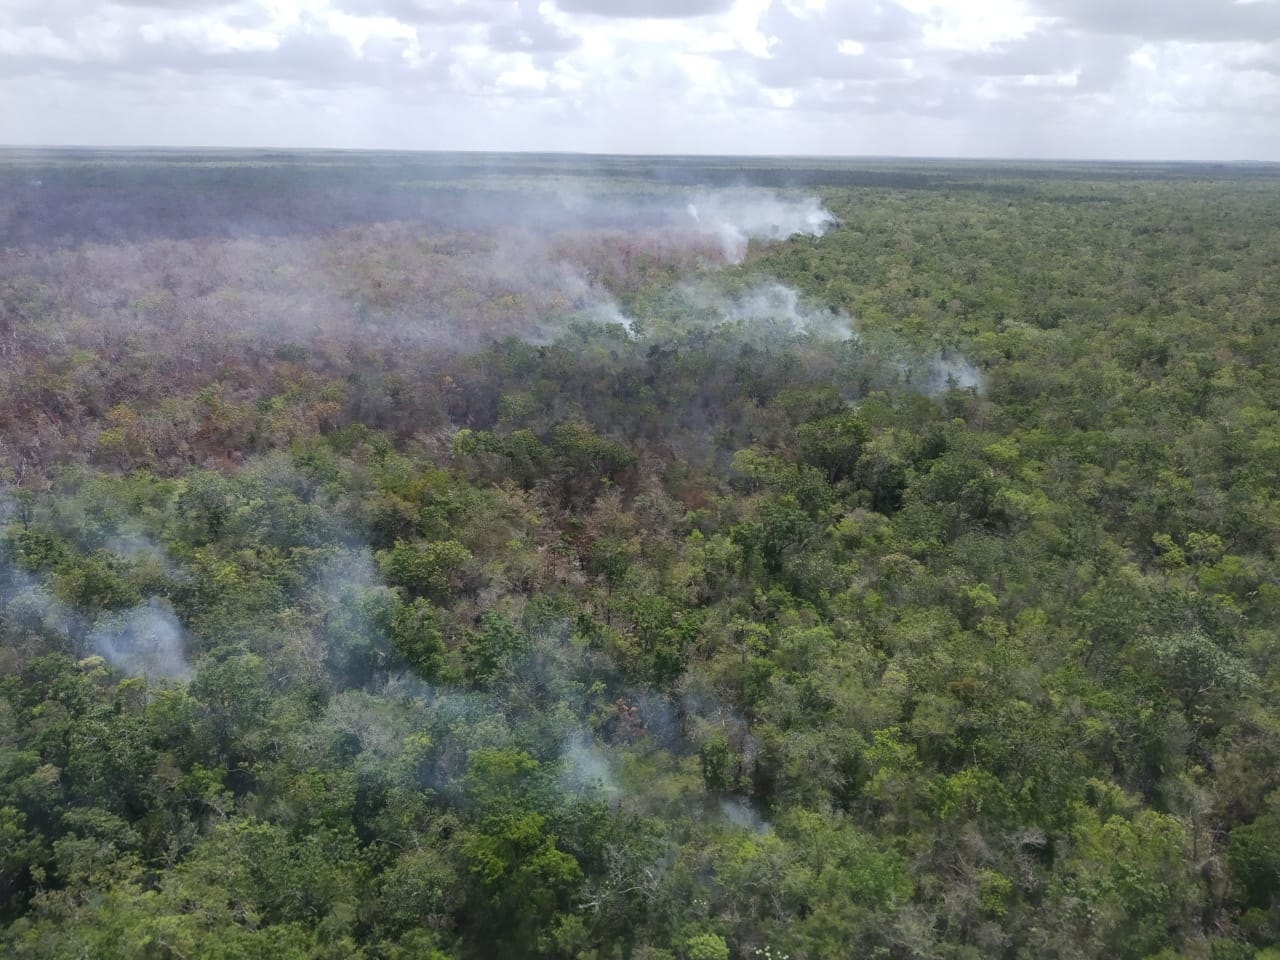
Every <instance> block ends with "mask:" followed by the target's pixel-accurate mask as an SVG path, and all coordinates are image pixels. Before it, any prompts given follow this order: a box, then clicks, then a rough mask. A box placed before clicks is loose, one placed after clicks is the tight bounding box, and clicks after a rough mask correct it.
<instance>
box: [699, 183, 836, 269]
mask: <svg viewBox="0 0 1280 960" xmlns="http://www.w3.org/2000/svg"><path fill="white" fill-rule="evenodd" d="M686 209H687V211H688V214H689V219H690V220H692V221H693V224H694V228H695V229H696V230H698V231H699V232H701V233H703V234H705V235H707V236H712V237H715V238H716V239H717V240H719V242H720V247H721V249H722V250H723V252H724V257H725V259H726V260H728V261H729V262H730V263H742V261H743V260H745V259H746V256H747V247H748V245H749V244H750V242H751V241H752V240H765V241H773V240H786V239H788V238H789V237H795V236H804V237H821V236H822V235H823V234H824V233H826V232H827V228H828V227H830V226H831V225H832V224H833V223H835V222H836V218H835V217H834V216H833V215H832V213H831V211H829V210H827V208H826V207H824V206H823V205H822V201H820V200H819V199H818V198H817V197H805V198H804V199H801V200H792V199H788V198H786V197H783V196H782V195H780V194H778V193H775V192H773V191H768V190H756V189H742V190H718V191H716V192H714V193H704V194H699V195H697V196H695V197H693V198H692V199H691V200H690V201H689V205H688V207H687V208H686Z"/></svg>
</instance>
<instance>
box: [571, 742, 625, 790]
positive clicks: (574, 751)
mask: <svg viewBox="0 0 1280 960" xmlns="http://www.w3.org/2000/svg"><path fill="white" fill-rule="evenodd" d="M560 764H561V773H560V782H561V785H562V787H563V788H564V789H565V791H566V792H568V793H576V792H580V791H582V790H584V789H587V790H603V791H604V792H605V793H606V794H608V795H609V796H614V795H616V794H617V793H618V784H617V781H616V780H615V779H614V776H613V767H612V764H611V763H610V761H609V756H608V754H606V753H605V751H604V750H603V749H602V748H601V747H600V746H598V745H597V744H595V743H593V742H592V741H591V740H590V739H589V738H588V737H587V735H586V734H583V733H574V734H572V735H570V736H569V738H568V739H567V740H566V741H565V745H564V750H563V752H562V753H561V754H560Z"/></svg>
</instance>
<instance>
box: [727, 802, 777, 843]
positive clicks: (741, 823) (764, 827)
mask: <svg viewBox="0 0 1280 960" xmlns="http://www.w3.org/2000/svg"><path fill="white" fill-rule="evenodd" d="M720 813H721V814H722V815H723V816H724V818H725V819H726V820H728V821H729V822H730V823H732V824H733V825H734V826H735V827H741V828H742V829H743V830H749V831H751V832H752V833H754V834H757V835H759V836H764V834H766V833H769V832H771V831H772V830H773V824H772V823H770V822H769V821H768V820H766V819H765V818H764V817H762V816H760V814H758V813H756V811H755V810H753V809H752V808H751V806H750V805H749V804H748V803H747V802H746V801H745V800H743V799H742V798H741V797H726V798H724V799H722V800H721V801H720Z"/></svg>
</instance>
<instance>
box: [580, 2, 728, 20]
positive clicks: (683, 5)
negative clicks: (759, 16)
mask: <svg viewBox="0 0 1280 960" xmlns="http://www.w3.org/2000/svg"><path fill="white" fill-rule="evenodd" d="M733 3H734V0H556V6H557V7H558V8H559V9H561V10H563V11H564V12H565V13H584V14H589V15H591V16H596V17H621V18H626V19H644V20H661V19H678V20H684V19H687V18H690V17H705V16H709V15H711V14H717V13H726V12H728V11H729V10H730V9H731V8H732V7H733Z"/></svg>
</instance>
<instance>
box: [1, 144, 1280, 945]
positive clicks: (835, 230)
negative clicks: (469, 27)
mask: <svg viewBox="0 0 1280 960" xmlns="http://www.w3.org/2000/svg"><path fill="white" fill-rule="evenodd" d="M1278 547H1280V167H1277V166H1274V165H1261V164H1255V165H1238V166H1233V165H1217V166H1207V165H1201V166H1196V165H1172V164H1171V165H1150V164H1148V165H1136V164H1135V165H1126V164H1110V165H1107V164H1084V163H1077V164H1067V163H1030V162H1028V163H1021V164H1019V163H1012V162H1004V163H997V162H989V163H987V162H977V161H971V162H959V161H957V162H944V161H890V160H882V161H881V160H857V161H854V160H820V159H804V160H800V159H797V160H787V159H768V158H749V159H748V158H741V159H740V158H732V157H721V158H666V159H658V158H628V157H584V156H582V157H580V156H557V155H480V154H456V155H452V154H378V153H343V152H337V151H333V152H329V151H315V152H295V153H287V152H283V151H274V152H271V151H259V152H248V151H218V152H205V153H197V152H178V151H132V152H130V151H117V152H112V151H88V150H84V151H77V150H62V151H34V150H7V151H0V954H3V955H5V956H10V957H14V958H16V960H18V958H66V960H71V958H81V957H90V958H104V960H114V958H121V960H126V958H127V960H188V958H207V960H219V958H223V960H238V958H262V960H295V958H332V960H338V958H343V960H345V958H357V960H410V958H421V960H471V958H500V960H502V958H512V960H515V958H557V960H629V958H634V960H827V958H831V960H843V958H882V960H916V958H920V960H978V958H984V960H989V958H1007V960H1015V958H1037V960H1039V958H1060V960H1077V958H1079V960H1083V958H1094V957H1097V958H1109V960H1183V958H1185V960H1280V656H1278V655H1277V654H1280V554H1278V552H1277V550H1278Z"/></svg>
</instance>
